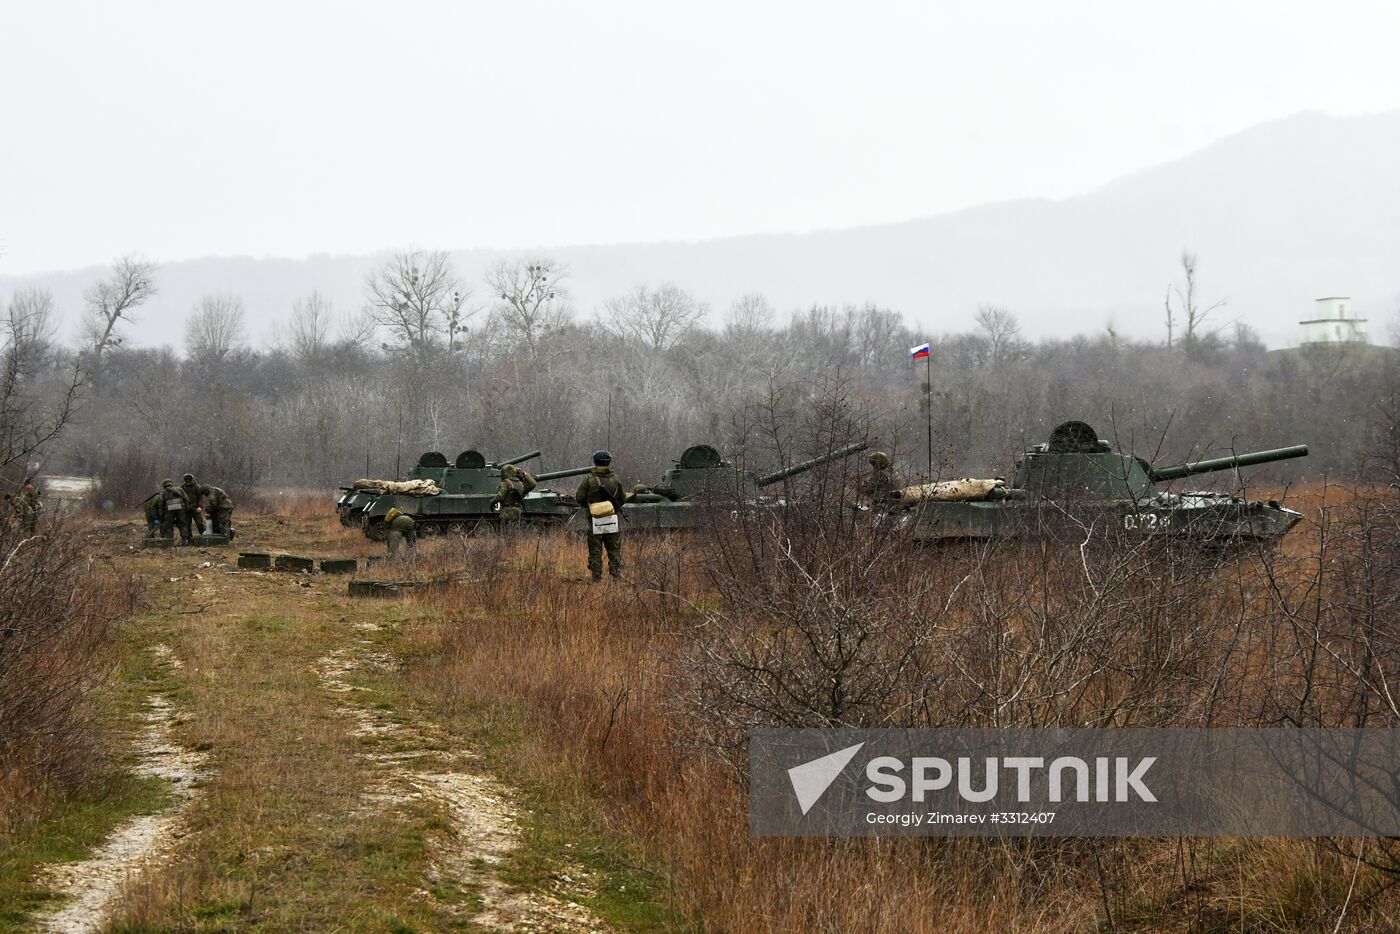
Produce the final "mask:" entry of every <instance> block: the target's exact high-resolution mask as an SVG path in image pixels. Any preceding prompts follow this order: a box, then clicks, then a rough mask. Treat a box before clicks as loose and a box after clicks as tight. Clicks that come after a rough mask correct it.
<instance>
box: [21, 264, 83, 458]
mask: <svg viewBox="0 0 1400 934" xmlns="http://www.w3.org/2000/svg"><path fill="white" fill-rule="evenodd" d="M53 334H54V322H53V299H52V297H51V296H50V295H49V293H48V292H46V291H41V290H37V289H31V290H25V291H22V292H19V293H17V294H16V295H15V296H14V297H13V298H12V299H11V300H10V304H9V308H8V309H7V311H6V314H5V316H4V319H3V321H2V322H0V468H4V467H6V466H8V465H10V464H13V463H16V462H19V461H27V460H28V459H29V457H30V455H32V454H34V453H35V452H37V451H38V450H39V449H40V448H41V447H43V446H44V445H45V444H47V443H48V442H50V441H52V440H53V439H54V438H56V437H58V435H59V434H60V433H61V432H62V431H63V428H64V427H65V426H66V425H67V424H68V421H69V419H70V418H71V417H72V415H73V410H74V406H75V405H76V403H77V401H78V393H79V390H81V388H82V386H83V371H82V369H81V368H80V367H79V365H78V363H77V361H76V360H75V361H74V362H73V365H72V367H71V368H70V369H69V371H68V373H67V375H66V377H64V378H63V379H61V380H57V381H53V380H42V379H41V376H42V373H41V364H42V363H43V359H44V357H45V356H46V354H47V351H48V345H49V343H50V342H51V340H52V338H53Z"/></svg>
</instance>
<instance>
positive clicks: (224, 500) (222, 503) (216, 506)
mask: <svg viewBox="0 0 1400 934" xmlns="http://www.w3.org/2000/svg"><path fill="white" fill-rule="evenodd" d="M199 504H200V506H202V507H203V508H204V511H205V512H207V513H215V512H222V511H223V510H225V509H232V508H233V497H231V496H229V495H228V494H227V493H225V492H224V491H223V490H221V489H219V488H218V487H216V486H209V485H208V484H205V485H204V486H201V487H200V488H199Z"/></svg>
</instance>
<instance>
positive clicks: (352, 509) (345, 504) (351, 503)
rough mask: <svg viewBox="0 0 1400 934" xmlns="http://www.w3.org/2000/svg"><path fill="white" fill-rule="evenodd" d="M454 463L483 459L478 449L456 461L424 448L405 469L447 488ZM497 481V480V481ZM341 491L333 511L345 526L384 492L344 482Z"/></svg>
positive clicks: (357, 521)
mask: <svg viewBox="0 0 1400 934" xmlns="http://www.w3.org/2000/svg"><path fill="white" fill-rule="evenodd" d="M539 456H540V452H539V451H531V452H530V453H529V454H522V455H520V456H519V457H513V458H511V459H510V460H507V461H501V463H500V464H498V465H495V466H497V467H504V466H505V465H506V464H520V463H523V462H525V461H527V460H530V459H532V458H536V457H539ZM454 464H455V467H456V469H460V470H467V469H473V468H475V467H485V466H487V465H486V459H485V458H483V457H482V456H481V454H480V453H479V452H477V451H463V452H462V453H461V454H458V455H457V460H456V461H455V462H449V461H448V460H447V455H445V454H443V453H442V452H440V451H425V452H423V454H422V455H421V456H420V457H419V458H418V463H416V464H414V465H413V466H412V467H410V468H409V470H408V476H407V477H405V478H404V479H406V480H431V481H432V482H433V483H435V484H437V487H438V489H440V490H444V491H445V490H446V486H445V485H444V484H446V482H447V478H448V477H449V476H452V475H453V474H454ZM497 482H499V481H497ZM340 489H341V495H340V498H339V499H338V500H336V504H335V511H336V514H337V515H338V516H340V524H341V525H346V526H363V522H361V518H362V516H363V514H364V511H365V507H367V506H368V505H369V504H370V503H372V502H374V501H375V500H376V499H378V498H379V497H380V496H382V495H383V493H382V492H381V491H379V490H377V489H356V488H355V487H353V486H343V487H341V488H340ZM491 492H492V493H495V492H496V490H495V488H494V487H493V488H492V490H491Z"/></svg>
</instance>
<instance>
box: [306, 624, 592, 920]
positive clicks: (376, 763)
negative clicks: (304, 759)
mask: <svg viewBox="0 0 1400 934" xmlns="http://www.w3.org/2000/svg"><path fill="white" fill-rule="evenodd" d="M356 628H357V630H358V634H357V638H356V639H355V640H354V643H353V644H352V645H351V646H348V647H345V648H341V649H337V650H335V651H333V652H331V653H330V654H328V655H326V656H325V657H323V658H322V659H320V661H319V662H318V664H317V665H316V673H317V676H318V677H319V678H320V679H321V682H322V684H323V686H324V688H325V690H326V691H327V692H329V693H330V694H331V695H333V697H334V698H335V699H336V705H337V709H338V710H339V711H340V713H341V714H342V715H343V716H344V717H346V718H347V719H348V720H349V721H350V723H351V724H352V729H353V731H354V732H355V734H356V735H357V736H359V737H360V738H361V740H362V747H363V752H362V755H363V756H364V757H365V758H366V759H367V760H369V761H370V762H371V763H372V765H373V771H374V775H375V780H374V784H373V786H372V787H371V788H370V789H369V791H368V793H367V795H366V796H365V801H366V806H369V807H393V806H395V804H396V803H401V802H405V801H408V800H413V799H427V800H428V801H430V802H432V803H433V804H435V805H437V806H438V807H439V809H440V810H441V811H442V812H443V813H444V814H445V816H446V819H447V823H448V827H447V831H446V833H443V834H440V835H435V837H434V838H433V839H432V840H431V841H430V845H431V853H432V876H431V877H430V878H429V879H427V880H425V882H427V883H428V885H429V886H431V885H432V884H433V883H434V882H435V881H436V879H437V878H444V879H452V880H455V881H458V882H460V883H462V884H465V885H467V886H468V887H469V888H470V889H472V890H473V891H474V892H475V894H476V895H477V897H478V898H479V901H480V910H479V911H475V912H473V913H470V914H467V915H465V916H466V917H470V920H471V921H472V922H473V923H474V924H476V925H479V926H482V927H485V928H487V929H489V930H503V931H558V932H584V931H604V930H607V928H606V926H605V925H604V924H603V922H601V921H600V920H599V919H598V918H597V917H595V916H594V915H593V914H592V913H591V912H590V911H589V910H588V909H587V908H585V907H584V906H582V905H580V904H578V903H577V902H576V901H573V900H571V899H570V898H568V897H567V896H566V895H565V893H563V892H562V891H561V892H558V893H551V894H544V893H538V892H522V891H519V890H516V889H513V888H512V887H510V886H509V885H508V884H507V883H506V882H505V881H504V880H503V879H502V878H501V871H502V869H503V866H504V864H505V862H506V860H507V859H508V858H509V857H510V855H511V854H512V853H513V852H514V851H515V850H516V849H517V848H518V847H519V846H520V830H519V820H520V812H519V810H518V808H517V807H516V806H515V805H514V804H512V802H511V796H510V792H509V789H508V788H507V787H506V786H505V785H503V784H502V783H501V782H500V781H498V780H497V779H496V778H495V777H493V776H492V775H490V774H488V773H487V772H486V771H485V770H484V769H482V768H481V767H480V764H479V763H478V762H477V761H476V760H475V757H473V755H472V754H471V752H470V751H464V750H459V749H454V748H452V744H451V743H450V742H449V740H448V738H447V737H446V736H445V735H444V734H443V733H442V732H441V730H439V729H438V728H436V727H435V726H434V725H433V724H432V723H430V722H428V721H426V720H424V719H422V718H417V717H413V716H412V714H411V712H409V711H404V710H401V709H398V710H386V709H383V708H381V707H379V706H371V705H368V704H365V703H362V702H361V701H360V698H359V697H358V696H357V695H359V694H361V693H362V692H361V691H360V690H359V689H357V688H356V687H355V686H354V684H353V683H352V682H353V680H354V677H355V675H356V673H358V672H374V673H377V674H384V673H387V672H390V671H392V670H393V668H394V666H395V664H396V663H395V662H394V660H393V659H392V658H390V657H389V656H387V655H385V654H383V653H382V652H378V651H376V650H375V648H374V645H375V643H374V640H372V639H370V638H366V636H367V635H369V634H370V633H372V632H374V631H375V630H376V629H377V626H376V624H374V623H368V622H362V623H358V624H356ZM567 878H568V880H569V882H570V883H571V887H572V888H574V889H575V890H577V889H578V888H579V887H580V883H582V884H583V885H584V886H586V885H587V879H586V874H585V873H584V871H583V870H581V869H578V868H577V867H570V871H569V873H568V876H567Z"/></svg>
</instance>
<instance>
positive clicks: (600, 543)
mask: <svg viewBox="0 0 1400 934" xmlns="http://www.w3.org/2000/svg"><path fill="white" fill-rule="evenodd" d="M574 499H576V500H578V504H579V505H580V506H582V507H583V508H585V509H587V510H588V515H587V516H586V517H585V518H584V521H585V522H587V523H588V526H587V528H588V571H589V573H590V574H592V575H593V582H594V583H595V584H596V583H598V582H599V581H601V580H602V579H603V552H604V551H606V552H607V553H608V573H609V574H611V575H612V577H613V579H614V580H617V579H620V578H621V577H622V532H621V519H622V504H623V503H624V502H626V500H627V494H626V492H625V491H624V490H623V488H622V481H621V480H619V479H618V477H617V474H615V473H613V471H612V455H611V454H609V453H608V452H607V451H598V452H597V453H595V454H594V455H593V469H592V470H591V471H589V473H588V476H586V477H584V478H583V482H582V483H580V484H579V487H578V492H577V493H575V494H574Z"/></svg>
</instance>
